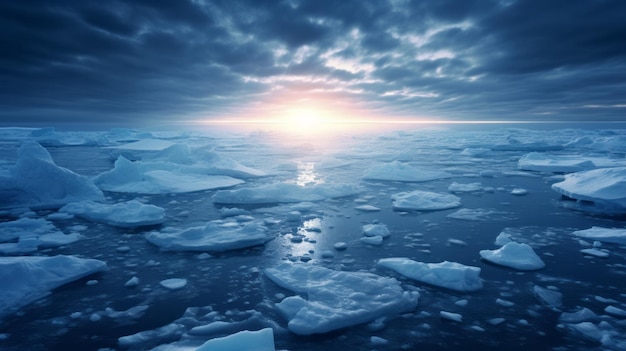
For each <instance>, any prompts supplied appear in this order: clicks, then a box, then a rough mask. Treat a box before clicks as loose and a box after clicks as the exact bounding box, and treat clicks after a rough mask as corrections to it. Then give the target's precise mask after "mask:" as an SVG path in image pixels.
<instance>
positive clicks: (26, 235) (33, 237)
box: [0, 218, 83, 255]
mask: <svg viewBox="0 0 626 351" xmlns="http://www.w3.org/2000/svg"><path fill="white" fill-rule="evenodd" d="M82 237H83V236H82V235H80V234H78V233H71V234H65V233H63V232H62V231H60V230H59V229H57V228H56V227H55V226H54V224H52V223H51V222H49V221H47V220H45V219H43V218H37V219H33V218H20V219H18V220H15V221H10V222H2V223H0V253H1V254H5V255H14V254H27V253H32V252H35V251H37V250H38V249H40V248H50V247H58V246H62V245H67V244H71V243H73V242H75V241H78V240H80V239H81V238H82ZM16 240H17V241H16Z"/></svg>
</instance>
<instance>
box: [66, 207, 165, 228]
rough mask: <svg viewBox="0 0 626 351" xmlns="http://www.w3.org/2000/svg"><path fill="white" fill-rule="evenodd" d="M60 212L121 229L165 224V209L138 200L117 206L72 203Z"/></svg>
mask: <svg viewBox="0 0 626 351" xmlns="http://www.w3.org/2000/svg"><path fill="white" fill-rule="evenodd" d="M59 212H66V213H71V214H73V215H76V216H79V217H81V218H85V219H87V220H90V221H94V222H100V223H105V224H108V225H111V226H114V227H120V228H133V227H141V226H149V225H155V224H161V223H163V222H165V210H164V209H163V208H161V207H157V206H154V205H147V204H143V203H141V202H139V201H137V200H131V201H126V202H120V203H116V204H101V203H97V202H93V201H81V202H72V203H70V204H67V205H65V206H64V207H63V208H61V209H60V210H59ZM120 214H123V215H122V216H121V215H120Z"/></svg>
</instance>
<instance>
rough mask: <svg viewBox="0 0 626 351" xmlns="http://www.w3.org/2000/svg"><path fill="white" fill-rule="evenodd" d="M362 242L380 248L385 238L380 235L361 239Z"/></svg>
mask: <svg viewBox="0 0 626 351" xmlns="http://www.w3.org/2000/svg"><path fill="white" fill-rule="evenodd" d="M361 242H363V243H365V244H369V245H374V246H380V245H382V244H383V237H382V236H380V235H376V236H366V237H363V238H361Z"/></svg>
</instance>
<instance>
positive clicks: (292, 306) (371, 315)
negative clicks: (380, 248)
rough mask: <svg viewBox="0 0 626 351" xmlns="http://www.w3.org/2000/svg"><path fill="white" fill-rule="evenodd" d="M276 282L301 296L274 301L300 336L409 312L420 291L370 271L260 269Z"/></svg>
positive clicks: (289, 267) (299, 267)
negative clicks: (403, 287) (408, 288)
mask: <svg viewBox="0 0 626 351" xmlns="http://www.w3.org/2000/svg"><path fill="white" fill-rule="evenodd" d="M265 274H266V275H267V276H268V277H269V278H270V279H271V280H272V281H273V282H274V283H276V284H277V285H279V286H281V287H283V288H285V289H289V290H291V291H294V292H296V293H298V294H303V296H305V297H306V299H304V298H302V297H300V296H290V297H287V298H285V299H284V300H283V301H282V302H280V303H279V304H277V305H276V307H277V308H278V310H279V311H280V312H281V314H282V315H283V316H284V317H285V318H286V319H288V320H289V323H288V324H287V326H288V328H289V330H290V331H292V332H293V333H296V334H299V335H310V334H319V333H326V332H329V331H332V330H337V329H341V328H345V327H349V326H353V325H358V324H364V323H368V322H371V321H373V320H376V319H378V318H380V317H383V316H389V315H395V314H398V313H404V312H408V311H411V310H413V309H414V308H415V307H416V306H417V301H418V298H419V293H417V292H415V291H404V290H403V289H402V287H401V286H400V283H399V282H398V281H397V280H395V279H393V278H387V277H381V276H379V275H376V274H372V273H364V272H344V271H335V270H331V269H328V268H324V267H319V266H314V265H310V264H289V263H283V264H281V265H279V266H276V267H274V268H268V269H266V270H265Z"/></svg>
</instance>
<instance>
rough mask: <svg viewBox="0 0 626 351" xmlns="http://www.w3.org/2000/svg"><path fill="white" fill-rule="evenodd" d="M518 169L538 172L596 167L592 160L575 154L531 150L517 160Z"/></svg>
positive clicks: (562, 171)
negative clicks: (553, 153) (554, 153)
mask: <svg viewBox="0 0 626 351" xmlns="http://www.w3.org/2000/svg"><path fill="white" fill-rule="evenodd" d="M517 165H518V167H519V169H522V170H525V171H538V172H561V173H569V172H579V171H584V170H588V169H593V168H596V165H595V164H594V163H593V161H591V160H589V159H586V158H584V157H581V156H577V155H550V154H545V153H539V152H531V153H529V154H526V155H524V156H522V158H520V159H519V161H518V162H517Z"/></svg>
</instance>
